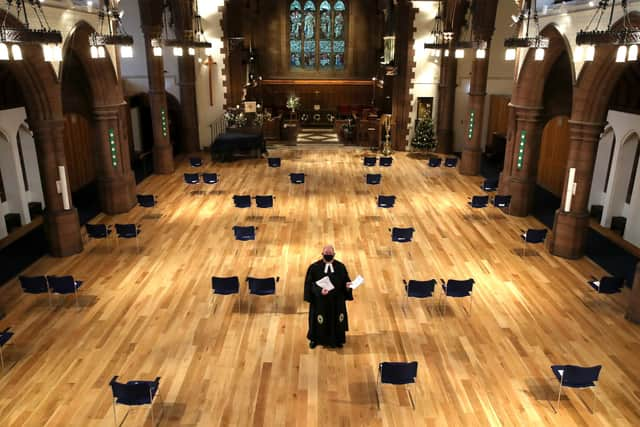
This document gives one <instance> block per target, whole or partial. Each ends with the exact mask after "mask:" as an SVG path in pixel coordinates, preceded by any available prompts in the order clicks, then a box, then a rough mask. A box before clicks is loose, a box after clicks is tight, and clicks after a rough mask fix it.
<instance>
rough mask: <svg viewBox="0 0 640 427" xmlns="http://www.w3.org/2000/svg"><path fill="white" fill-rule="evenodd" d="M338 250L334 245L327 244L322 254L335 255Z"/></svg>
mask: <svg viewBox="0 0 640 427" xmlns="http://www.w3.org/2000/svg"><path fill="white" fill-rule="evenodd" d="M335 254H336V250H335V249H334V248H333V245H326V246H325V247H324V248H322V255H335Z"/></svg>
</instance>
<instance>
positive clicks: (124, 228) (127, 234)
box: [115, 224, 142, 251]
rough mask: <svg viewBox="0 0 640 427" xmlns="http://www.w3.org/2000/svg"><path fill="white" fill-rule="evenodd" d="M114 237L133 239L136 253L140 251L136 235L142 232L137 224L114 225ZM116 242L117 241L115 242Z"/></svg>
mask: <svg viewBox="0 0 640 427" xmlns="http://www.w3.org/2000/svg"><path fill="white" fill-rule="evenodd" d="M115 227H116V236H117V237H118V239H135V240H136V251H139V250H140V246H139V244H138V235H140V232H141V231H142V230H141V229H140V225H139V224H116V225H115ZM116 242H117V241H116Z"/></svg>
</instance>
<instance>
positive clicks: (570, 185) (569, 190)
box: [564, 168, 577, 212]
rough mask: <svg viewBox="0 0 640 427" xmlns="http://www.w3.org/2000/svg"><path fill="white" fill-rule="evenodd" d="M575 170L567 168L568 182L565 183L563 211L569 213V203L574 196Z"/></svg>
mask: <svg viewBox="0 0 640 427" xmlns="http://www.w3.org/2000/svg"><path fill="white" fill-rule="evenodd" d="M575 180H576V168H569V180H568V181H567V193H566V194H565V198H564V211H565V212H570V211H571V201H572V199H573V195H574V194H576V185H577V184H576V182H575Z"/></svg>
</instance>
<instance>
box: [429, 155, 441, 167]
mask: <svg viewBox="0 0 640 427" xmlns="http://www.w3.org/2000/svg"><path fill="white" fill-rule="evenodd" d="M441 164H442V158H440V157H430V158H429V167H430V168H439V167H440V165H441Z"/></svg>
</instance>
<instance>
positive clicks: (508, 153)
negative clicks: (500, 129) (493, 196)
mask: <svg viewBox="0 0 640 427" xmlns="http://www.w3.org/2000/svg"><path fill="white" fill-rule="evenodd" d="M508 121H509V124H508V126H507V146H506V147H505V153H504V165H503V167H502V172H500V179H499V183H498V194H504V195H509V194H511V188H510V186H509V183H510V182H511V173H512V169H513V151H514V147H515V139H516V138H515V134H516V133H515V130H516V124H517V121H516V108H515V106H514V105H513V104H511V103H509V118H508Z"/></svg>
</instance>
